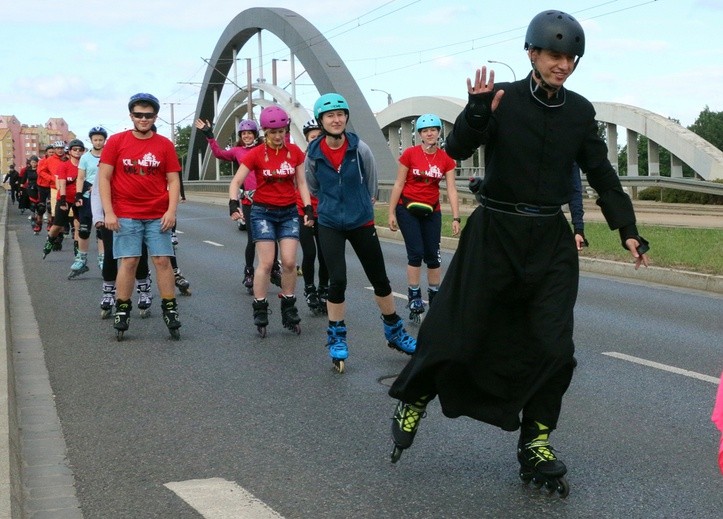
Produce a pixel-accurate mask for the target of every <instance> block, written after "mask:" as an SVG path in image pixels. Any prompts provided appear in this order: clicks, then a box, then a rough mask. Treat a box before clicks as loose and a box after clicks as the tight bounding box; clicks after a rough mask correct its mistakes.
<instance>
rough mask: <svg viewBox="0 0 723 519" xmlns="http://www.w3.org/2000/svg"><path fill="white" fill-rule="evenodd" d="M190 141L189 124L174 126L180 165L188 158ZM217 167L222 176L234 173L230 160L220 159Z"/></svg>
mask: <svg viewBox="0 0 723 519" xmlns="http://www.w3.org/2000/svg"><path fill="white" fill-rule="evenodd" d="M190 142H191V125H190V124H189V125H188V126H184V127H181V126H177V127H176V153H177V154H178V158H179V160H180V161H181V165H184V164H185V163H186V159H187V158H188V145H189V143H190ZM219 169H220V171H221V175H222V176H231V175H233V174H234V173H235V169H234V165H233V164H232V163H231V162H227V161H225V160H222V161H221V163H220V165H219Z"/></svg>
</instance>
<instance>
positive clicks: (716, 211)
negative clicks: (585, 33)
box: [186, 189, 723, 294]
mask: <svg viewBox="0 0 723 519" xmlns="http://www.w3.org/2000/svg"><path fill="white" fill-rule="evenodd" d="M468 196H469V198H466V199H465V200H464V201H463V202H462V203H461V204H460V212H461V213H462V214H463V215H468V214H470V213H471V212H472V211H473V210H474V209H475V208H476V207H477V204H476V202H474V203H472V201H473V200H474V198H473V197H471V196H470V195H468ZM186 198H187V199H188V200H191V201H194V202H202V203H207V204H213V205H222V206H226V205H227V204H228V193H225V192H221V193H215V192H194V191H189V190H188V189H187V190H186ZM465 202H466V203H465ZM583 205H584V208H585V219H586V221H589V222H597V221H600V222H604V221H605V219H604V218H603V216H602V213H601V211H600V208H599V207H597V205H595V202H594V201H593V200H585V201H584V203H583ZM634 206H635V214H636V216H637V218H638V223H640V224H649V225H670V226H675V227H698V228H704V229H706V228H712V229H723V207H722V206H705V205H688V204H685V205H684V204H661V203H658V202H647V201H635V202H634ZM224 211H225V209H224ZM377 233H378V234H379V236H380V237H381V238H385V239H389V240H401V239H402V235H401V233H399V232H392V231H390V230H389V229H388V228H386V227H384V226H380V225H377ZM721 234H722V235H723V231H722V233H721ZM721 239H723V236H722V237H721ZM442 248H443V249H447V250H456V249H457V238H447V237H443V238H442ZM580 271H582V272H587V273H590V274H600V275H605V276H614V277H618V278H626V279H630V280H631V281H637V282H641V281H642V282H650V283H658V284H661V285H667V286H671V287H678V288H685V289H692V290H703V291H706V292H712V293H715V294H723V276H714V275H711V274H699V273H697V272H689V271H684V270H676V269H671V268H661V267H648V268H645V267H641V268H640V269H638V270H635V268H634V267H633V264H632V263H622V262H617V261H609V260H601V259H595V258H580Z"/></svg>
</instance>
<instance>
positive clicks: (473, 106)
mask: <svg viewBox="0 0 723 519" xmlns="http://www.w3.org/2000/svg"><path fill="white" fill-rule="evenodd" d="M494 94H495V93H494V92H488V93H485V94H469V97H468V101H467V108H466V109H465V114H466V115H465V117H466V119H467V123H468V124H469V125H470V126H471V127H472V128H473V129H475V130H477V131H482V130H484V129H485V128H487V123H488V122H489V120H490V116H491V115H492V99H493V98H494Z"/></svg>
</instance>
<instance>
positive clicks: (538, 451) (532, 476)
mask: <svg viewBox="0 0 723 519" xmlns="http://www.w3.org/2000/svg"><path fill="white" fill-rule="evenodd" d="M549 432H550V430H549V428H547V427H546V426H544V425H543V424H541V423H539V422H534V423H532V424H530V425H525V424H523V426H522V432H521V433H520V440H519V442H518V444H517V461H518V462H519V463H520V479H522V481H524V482H525V483H530V482H532V483H533V484H534V485H535V486H536V487H537V488H540V487H542V486H543V485H544V487H545V489H546V490H547V491H548V492H549V493H550V494H553V493H555V492H557V494H558V495H559V496H560V497H561V498H563V499H564V498H566V497H567V496H568V495H569V494H570V486H569V485H568V483H567V479H565V474H566V473H567V467H566V466H565V464H564V463H563V462H562V461H560V460H559V459H557V456H555V452H554V449H553V448H552V447H551V446H550V439H549V436H550V435H549Z"/></svg>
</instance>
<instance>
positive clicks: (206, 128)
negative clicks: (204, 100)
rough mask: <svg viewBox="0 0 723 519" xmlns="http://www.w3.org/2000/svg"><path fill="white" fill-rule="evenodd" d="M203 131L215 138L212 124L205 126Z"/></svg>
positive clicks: (207, 135) (207, 136) (210, 137)
mask: <svg viewBox="0 0 723 519" xmlns="http://www.w3.org/2000/svg"><path fill="white" fill-rule="evenodd" d="M201 132H202V133H203V134H204V135H205V136H206V138H208V139H213V129H212V128H211V127H210V126H208V125H206V126H204V127H203V129H202V130H201Z"/></svg>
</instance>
